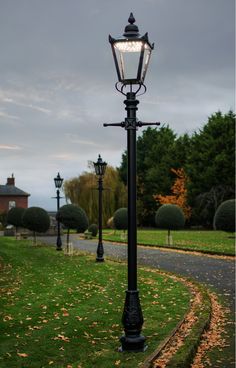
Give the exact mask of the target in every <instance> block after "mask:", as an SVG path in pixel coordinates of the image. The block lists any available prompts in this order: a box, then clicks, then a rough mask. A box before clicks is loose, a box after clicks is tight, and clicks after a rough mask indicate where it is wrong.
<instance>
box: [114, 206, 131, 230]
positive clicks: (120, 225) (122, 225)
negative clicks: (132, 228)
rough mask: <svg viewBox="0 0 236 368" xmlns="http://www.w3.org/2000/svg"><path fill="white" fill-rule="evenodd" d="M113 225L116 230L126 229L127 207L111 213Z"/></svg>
mask: <svg viewBox="0 0 236 368" xmlns="http://www.w3.org/2000/svg"><path fill="white" fill-rule="evenodd" d="M113 223H114V227H115V229H117V230H124V231H125V230H127V228H128V209H127V208H126V207H122V208H119V209H118V210H117V211H116V212H115V213H114V215H113Z"/></svg>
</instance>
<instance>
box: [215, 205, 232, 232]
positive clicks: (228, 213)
mask: <svg viewBox="0 0 236 368" xmlns="http://www.w3.org/2000/svg"><path fill="white" fill-rule="evenodd" d="M213 227H214V229H215V230H223V231H228V232H234V231H235V199H228V200H227V201H224V202H222V203H221V204H220V205H219V207H218V208H217V210H216V213H215V216H214V220H213Z"/></svg>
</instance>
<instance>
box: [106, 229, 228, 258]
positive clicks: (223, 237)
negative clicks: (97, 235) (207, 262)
mask: <svg viewBox="0 0 236 368" xmlns="http://www.w3.org/2000/svg"><path fill="white" fill-rule="evenodd" d="M122 233H123V232H122V231H119V230H116V232H115V234H114V231H112V230H104V231H103V239H104V240H111V241H117V242H120V241H122V240H121V234H122ZM171 235H172V238H173V245H171V246H170V248H174V249H182V250H191V251H200V252H205V253H210V254H222V255H235V239H234V236H233V234H228V233H225V232H223V231H206V230H204V231H197V230H185V231H171ZM166 236H167V231H166V230H142V229H138V244H140V245H141V244H142V245H150V246H160V247H167V245H166ZM123 241H124V240H123Z"/></svg>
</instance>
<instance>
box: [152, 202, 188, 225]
mask: <svg viewBox="0 0 236 368" xmlns="http://www.w3.org/2000/svg"><path fill="white" fill-rule="evenodd" d="M155 223H156V226H157V227H158V228H160V229H167V230H180V229H182V228H183V227H184V223H185V218H184V213H183V211H182V209H181V208H180V207H179V206H177V205H175V204H163V205H162V206H161V207H160V208H158V210H157V212H156V216H155Z"/></svg>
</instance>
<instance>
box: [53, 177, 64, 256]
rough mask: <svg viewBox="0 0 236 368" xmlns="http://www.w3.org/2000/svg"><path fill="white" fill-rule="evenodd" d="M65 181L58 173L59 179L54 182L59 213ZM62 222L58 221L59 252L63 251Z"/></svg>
mask: <svg viewBox="0 0 236 368" xmlns="http://www.w3.org/2000/svg"><path fill="white" fill-rule="evenodd" d="M63 180H64V179H62V178H61V177H60V174H59V173H58V174H57V177H56V178H54V182H55V187H56V188H57V196H56V199H57V211H59V208H60V198H62V197H60V188H61V186H62V183H63ZM60 229H61V228H60V221H59V220H57V250H62V242H61V233H60Z"/></svg>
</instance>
